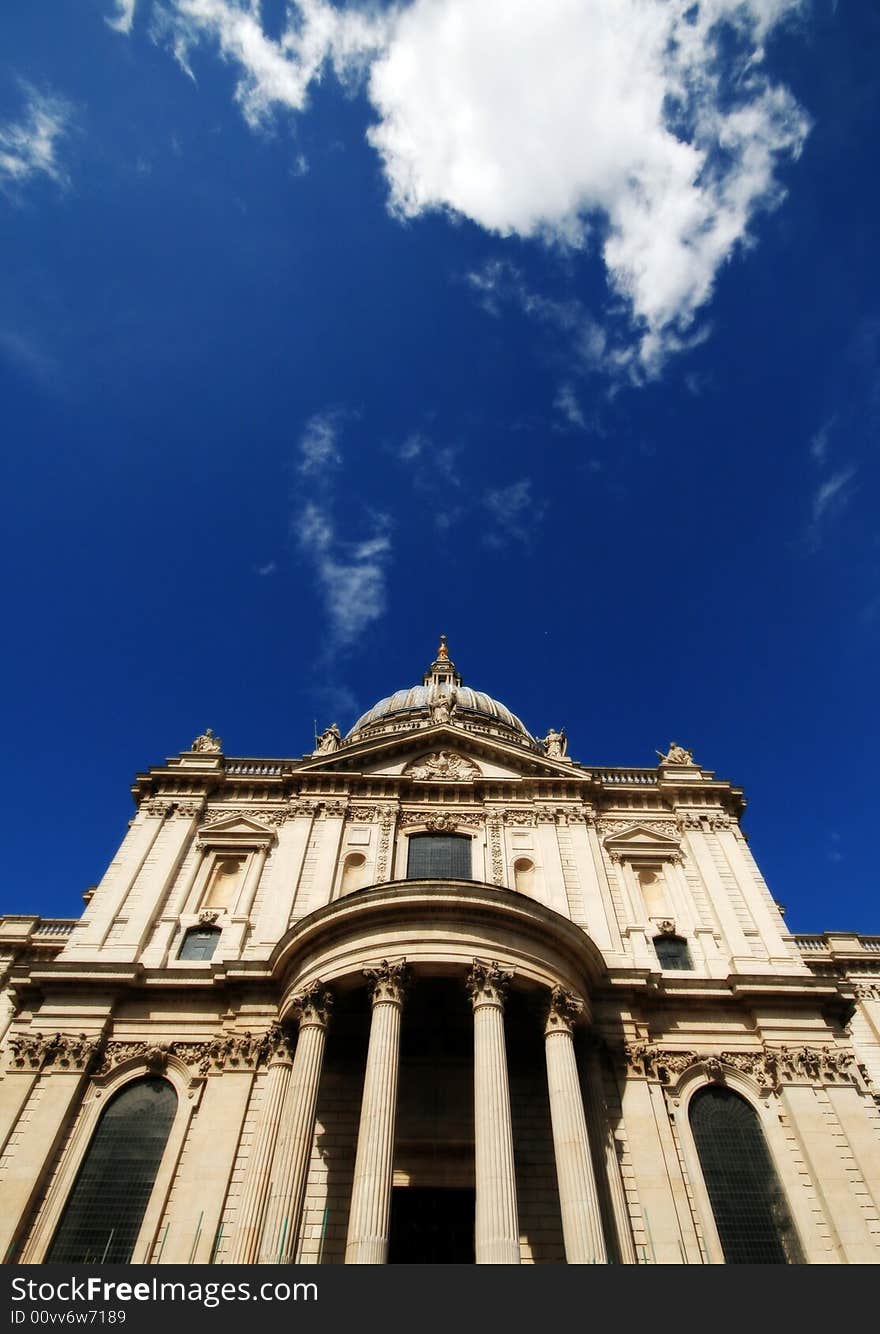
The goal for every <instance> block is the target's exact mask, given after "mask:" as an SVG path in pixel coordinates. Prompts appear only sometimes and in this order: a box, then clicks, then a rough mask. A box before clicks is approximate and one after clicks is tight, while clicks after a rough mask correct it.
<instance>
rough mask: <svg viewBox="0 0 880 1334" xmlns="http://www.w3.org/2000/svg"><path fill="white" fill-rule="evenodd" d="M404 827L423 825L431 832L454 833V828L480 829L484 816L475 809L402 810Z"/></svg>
mask: <svg viewBox="0 0 880 1334" xmlns="http://www.w3.org/2000/svg"><path fill="white" fill-rule="evenodd" d="M400 823H401V826H402V827H403V828H404V829H407V828H409V827H410V826H412V825H419V826H424V828H425V829H429V830H430V831H431V832H432V833H441V834H442V833H454V832H455V830H456V829H480V828H482V826H483V823H484V816H483V815H482V814H481V813H480V812H477V811H404V812H403V813H402V815H401V817H400Z"/></svg>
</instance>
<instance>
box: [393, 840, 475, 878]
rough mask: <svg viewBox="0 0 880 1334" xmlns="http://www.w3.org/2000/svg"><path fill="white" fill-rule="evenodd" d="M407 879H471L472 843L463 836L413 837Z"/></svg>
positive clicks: (410, 842)
mask: <svg viewBox="0 0 880 1334" xmlns="http://www.w3.org/2000/svg"><path fill="white" fill-rule="evenodd" d="M406 878H407V880H471V879H472V878H473V877H472V875H471V840H470V839H469V838H468V837H466V836H464V835H461V834H413V835H412V837H411V838H410V840H409V856H408V858H407V865H406Z"/></svg>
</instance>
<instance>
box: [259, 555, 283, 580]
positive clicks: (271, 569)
mask: <svg viewBox="0 0 880 1334" xmlns="http://www.w3.org/2000/svg"><path fill="white" fill-rule="evenodd" d="M277 569H278V566H277V564H276V562H275V561H274V560H269V561H266V564H265V565H258V566H257V574H258V575H259V576H260V578H261V579H265V578H266V576H267V575H270V574H274V573H275V571H276V570H277Z"/></svg>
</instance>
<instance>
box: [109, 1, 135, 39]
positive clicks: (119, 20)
mask: <svg viewBox="0 0 880 1334" xmlns="http://www.w3.org/2000/svg"><path fill="white" fill-rule="evenodd" d="M114 4H115V8H116V13H115V14H112V15H111V16H110V17H109V18H106V19H105V20H104V22H105V23H106V24H107V26H108V28H112V29H113V30H114V32H121V33H130V32H131V28H132V24H133V23H134V11H135V8H136V6H137V0H114Z"/></svg>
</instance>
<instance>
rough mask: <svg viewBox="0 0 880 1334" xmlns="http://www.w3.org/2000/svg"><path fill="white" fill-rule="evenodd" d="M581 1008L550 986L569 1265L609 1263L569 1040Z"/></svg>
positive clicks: (553, 1106)
mask: <svg viewBox="0 0 880 1334" xmlns="http://www.w3.org/2000/svg"><path fill="white" fill-rule="evenodd" d="M582 1008H583V1006H582V1003H581V1002H580V1001H579V1000H578V999H577V997H576V996H572V995H571V993H570V992H568V991H563V989H562V987H554V988H553V991H552V992H551V998H550V1011H549V1013H548V1015H547V1023H546V1025H545V1027H544V1052H545V1055H546V1057H547V1085H548V1088H549V1090H550V1121H551V1123H552V1126H553V1151H554V1154H555V1156H556V1178H557V1180H558V1182H559V1206H560V1211H561V1214H562V1235H563V1238H564V1241H565V1259H566V1262H567V1263H568V1264H570V1265H589V1264H607V1261H608V1256H607V1254H606V1251H605V1238H604V1235H603V1232H602V1219H601V1215H600V1213H599V1198H598V1194H597V1191H596V1179H595V1176H594V1175H593V1161H592V1158H591V1157H590V1141H589V1138H588V1136H587V1120H586V1117H585V1116H584V1103H583V1098H582V1096H581V1086H580V1081H579V1079H578V1071H577V1060H576V1057H575V1051H574V1038H573V1035H572V1027H573V1024H574V1020H575V1019H576V1017H577V1015H578V1014H579V1013H580V1011H581V1009H582Z"/></svg>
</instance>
